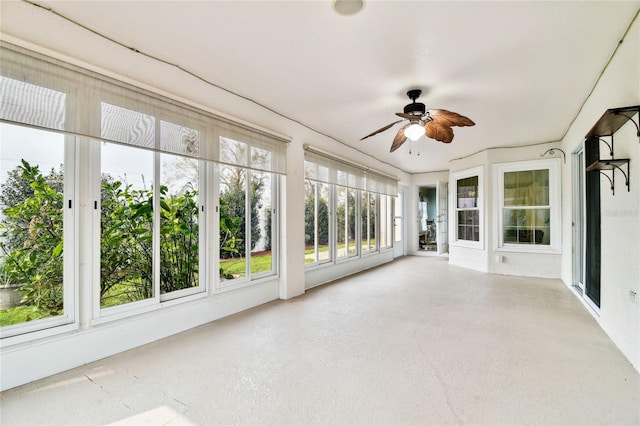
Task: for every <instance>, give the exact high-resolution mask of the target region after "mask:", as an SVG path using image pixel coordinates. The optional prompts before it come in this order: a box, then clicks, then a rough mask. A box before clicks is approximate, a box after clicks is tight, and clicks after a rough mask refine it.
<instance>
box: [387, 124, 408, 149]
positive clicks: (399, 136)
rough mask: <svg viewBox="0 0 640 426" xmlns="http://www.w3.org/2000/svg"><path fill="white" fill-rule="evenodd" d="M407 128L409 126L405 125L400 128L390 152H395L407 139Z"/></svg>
mask: <svg viewBox="0 0 640 426" xmlns="http://www.w3.org/2000/svg"><path fill="white" fill-rule="evenodd" d="M406 128H407V126H404V127H402V128H400V130H398V133H397V134H396V137H395V138H393V143H392V144H391V149H390V150H389V152H393V151H395V150H396V149H398V148H400V147H401V146H402V144H403V143H404V142H405V141H406V140H407V137H406V136H405V135H404V129H406Z"/></svg>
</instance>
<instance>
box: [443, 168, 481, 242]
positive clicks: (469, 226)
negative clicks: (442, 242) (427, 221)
mask: <svg viewBox="0 0 640 426" xmlns="http://www.w3.org/2000/svg"><path fill="white" fill-rule="evenodd" d="M451 176H452V179H451V182H452V183H453V185H455V187H454V188H453V190H454V191H455V192H454V194H455V195H454V197H453V212H454V217H453V218H454V223H453V224H452V226H453V234H454V242H453V244H456V245H460V246H466V247H475V248H482V247H484V243H483V238H482V237H483V224H482V216H483V213H482V191H483V190H482V179H483V169H482V167H475V168H473V169H469V170H464V171H460V172H456V173H453V174H452V175H451Z"/></svg>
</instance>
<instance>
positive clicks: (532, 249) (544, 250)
mask: <svg viewBox="0 0 640 426" xmlns="http://www.w3.org/2000/svg"><path fill="white" fill-rule="evenodd" d="M496 251H499V252H509V253H535V254H553V255H556V254H562V250H560V249H557V248H555V247H549V246H545V247H542V246H519V245H503V246H500V247H498V248H496Z"/></svg>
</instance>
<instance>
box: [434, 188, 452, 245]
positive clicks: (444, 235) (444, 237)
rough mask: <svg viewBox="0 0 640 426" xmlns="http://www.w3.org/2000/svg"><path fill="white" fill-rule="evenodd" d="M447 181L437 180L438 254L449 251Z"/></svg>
mask: <svg viewBox="0 0 640 426" xmlns="http://www.w3.org/2000/svg"><path fill="white" fill-rule="evenodd" d="M448 188H449V184H448V182H440V181H438V194H437V195H436V197H437V203H436V209H437V211H438V213H437V216H436V223H437V226H436V229H437V230H438V235H437V236H436V241H437V243H438V254H443V253H449V234H448V229H449V226H448V225H447V212H448V208H447V206H448V199H449V197H448V194H449V192H448Z"/></svg>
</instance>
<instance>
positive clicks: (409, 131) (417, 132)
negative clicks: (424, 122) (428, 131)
mask: <svg viewBox="0 0 640 426" xmlns="http://www.w3.org/2000/svg"><path fill="white" fill-rule="evenodd" d="M404 135H405V136H406V137H408V138H409V139H411V140H412V141H417V140H418V139H420V137H421V136H422V135H424V127H422V126H421V125H419V124H418V123H413V124H411V125H410V126H409V127H407V128H406V129H405V131H404Z"/></svg>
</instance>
